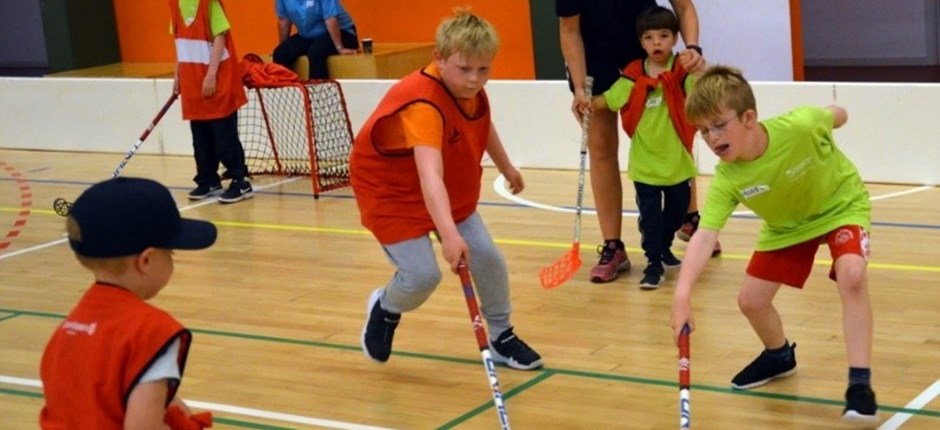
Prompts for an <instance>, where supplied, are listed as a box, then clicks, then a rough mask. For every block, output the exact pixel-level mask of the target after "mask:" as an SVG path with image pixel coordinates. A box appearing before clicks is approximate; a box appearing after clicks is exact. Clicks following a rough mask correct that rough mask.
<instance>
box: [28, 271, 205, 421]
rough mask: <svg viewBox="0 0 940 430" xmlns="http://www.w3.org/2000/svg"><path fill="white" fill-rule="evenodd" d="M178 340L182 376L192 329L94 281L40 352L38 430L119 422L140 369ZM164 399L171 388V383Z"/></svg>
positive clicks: (122, 291)
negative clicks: (41, 400)
mask: <svg viewBox="0 0 940 430" xmlns="http://www.w3.org/2000/svg"><path fill="white" fill-rule="evenodd" d="M176 338H179V339H180V351H179V356H178V357H177V362H178V364H179V368H180V374H181V375H182V372H183V368H184V366H185V364H186V356H187V354H188V352H189V345H190V343H191V341H192V335H191V334H190V332H189V331H188V330H186V329H185V328H183V326H182V325H180V323H179V322H177V321H176V320H175V319H173V317H171V316H170V315H169V314H167V313H166V312H164V311H162V310H160V309H157V308H156V307H153V306H151V305H149V304H147V303H146V302H144V301H143V300H141V299H140V298H138V297H137V296H135V295H134V294H133V293H131V292H130V291H127V290H125V289H123V288H121V287H117V286H113V285H105V284H98V283H96V284H94V285H92V286H91V288H90V289H89V290H88V291H87V292H86V293H85V295H84V296H83V297H82V299H81V300H80V301H79V302H78V304H77V305H76V306H75V308H74V309H72V311H71V312H70V313H69V315H68V317H66V318H65V321H63V322H62V324H60V325H59V327H57V328H56V330H55V332H54V333H53V334H52V337H51V338H50V339H49V343H48V344H47V345H46V349H45V351H44V352H43V355H42V364H41V365H40V374H41V377H42V383H43V393H44V394H45V401H46V404H45V406H44V407H43V408H42V412H41V414H40V416H39V423H40V426H41V427H42V428H43V429H46V430H50V429H96V430H107V429H123V428H124V414H125V411H126V410H127V400H128V397H129V396H130V394H131V391H132V390H133V389H134V387H136V386H137V383H138V381H139V380H140V378H141V376H143V373H144V372H145V370H146V369H148V368H149V367H150V365H151V364H152V363H153V361H154V360H155V359H156V358H157V357H158V356H160V355H161V354H163V352H164V351H165V350H166V348H167V347H169V346H170V344H171V342H172V341H173V340H175V339H176ZM168 388H169V390H168V391H167V398H166V403H167V404H169V402H170V400H172V399H173V396H174V395H175V394H176V391H177V389H178V384H170V386H169V387H168Z"/></svg>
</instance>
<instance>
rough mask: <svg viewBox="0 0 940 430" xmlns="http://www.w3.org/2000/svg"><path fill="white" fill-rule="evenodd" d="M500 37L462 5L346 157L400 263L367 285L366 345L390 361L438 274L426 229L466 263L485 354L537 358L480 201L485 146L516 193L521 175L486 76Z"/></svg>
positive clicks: (362, 204)
mask: <svg viewBox="0 0 940 430" xmlns="http://www.w3.org/2000/svg"><path fill="white" fill-rule="evenodd" d="M498 44H499V41H498V39H497V36H496V32H495V30H493V27H492V26H491V25H490V24H489V23H488V22H486V21H485V20H483V19H482V18H480V17H478V16H476V15H473V14H471V13H469V12H466V11H460V12H458V13H457V14H456V15H455V16H453V17H451V18H449V19H447V20H445V21H444V22H443V23H441V25H440V26H439V27H438V30H437V45H436V47H435V51H434V60H433V61H432V62H431V64H429V65H428V66H426V67H424V68H423V69H421V70H418V71H416V72H413V73H411V74H410V75H408V76H405V77H404V78H402V80H401V81H399V82H398V83H397V84H395V85H394V86H393V87H392V88H391V89H390V90H389V91H388V93H387V94H386V95H385V97H384V98H383V99H382V101H381V102H380V103H379V105H378V107H377V108H376V110H375V112H373V113H372V116H371V117H370V118H369V119H368V120H367V121H366V123H365V125H363V127H362V130H361V131H360V132H359V135H358V136H356V142H355V144H354V145H353V151H352V155H351V157H350V161H349V163H350V178H351V179H352V186H353V191H354V192H355V194H356V203H357V204H358V206H359V212H360V215H361V218H362V224H363V225H364V226H365V227H366V228H368V229H369V230H370V231H371V232H372V234H373V235H375V237H376V239H378V241H379V244H381V246H382V249H383V250H384V251H385V254H386V255H387V256H388V258H389V260H390V261H391V262H392V264H393V265H395V267H396V269H397V271H396V272H395V274H394V275H393V276H392V277H391V279H390V280H389V282H388V284H386V286H385V287H384V288H379V289H377V290H375V291H374V292H373V293H372V295H371V296H370V297H369V302H368V306H367V320H366V325H365V327H364V328H363V331H362V345H363V349H364V351H365V353H366V355H367V356H368V357H369V358H372V359H373V360H375V361H378V362H382V363H384V362H386V361H388V358H389V355H390V354H391V352H392V336H393V335H394V334H395V329H396V327H397V326H398V323H399V321H400V320H401V314H402V313H404V312H408V311H411V310H414V309H416V308H417V307H418V306H421V304H422V303H424V302H425V300H427V299H428V297H430V296H431V293H433V292H434V289H435V288H437V285H438V284H439V283H440V282H441V278H442V275H441V270H440V268H439V267H438V265H437V258H436V257H435V256H434V248H433V247H432V245H431V240H430V238H429V237H428V234H429V233H432V232H433V233H435V235H436V236H437V237H438V239H439V240H440V243H441V248H442V250H443V254H444V259H445V260H447V262H448V264H449V265H450V269H451V271H452V272H455V273H456V271H457V264H458V263H459V262H460V261H461V260H463V261H466V262H467V263H468V265H469V266H470V273H471V275H472V276H473V279H474V280H475V283H476V286H477V292H478V295H479V297H480V302H481V307H480V309H481V311H482V315H483V317H484V318H485V319H486V322H487V325H488V326H489V333H490V349H491V351H492V354H493V360H494V361H497V362H503V363H506V364H507V365H508V366H509V367H512V368H515V369H522V370H531V369H536V368H539V367H540V366H541V365H542V358H541V356H539V354H538V353H537V352H535V351H534V350H533V349H532V348H530V347H529V346H528V345H527V344H526V343H525V342H523V341H522V339H520V338H519V337H518V336H516V335H515V334H514V332H513V327H512V324H511V323H510V313H511V306H510V302H509V274H508V272H507V269H506V261H505V260H504V258H503V255H502V254H501V253H500V252H499V250H498V249H497V248H496V246H495V245H494V244H493V239H492V237H490V234H489V232H487V230H486V226H485V225H484V224H483V218H482V217H480V214H479V213H478V212H477V202H478V201H479V199H480V188H481V182H482V174H483V168H482V167H481V166H480V162H481V160H482V158H483V154H484V152H485V153H486V154H488V155H489V156H490V159H491V160H492V161H493V164H495V165H496V167H497V169H499V172H500V173H501V174H502V175H503V176H504V177H505V178H506V181H507V182H508V183H509V186H510V188H511V189H512V191H513V193H518V192H520V191H522V188H523V187H524V184H523V181H522V175H521V174H520V173H519V171H518V170H516V168H515V167H514V166H513V165H512V163H511V162H510V161H509V156H508V155H507V154H506V151H505V149H504V148H503V144H502V142H501V141H500V139H499V135H498V134H497V133H496V129H495V128H494V127H493V124H492V122H491V121H490V106H489V101H488V99H487V96H486V91H484V90H483V86H484V85H486V82H487V81H488V80H489V77H490V76H489V74H490V70H491V69H492V65H493V57H494V56H495V55H496V50H497V48H498Z"/></svg>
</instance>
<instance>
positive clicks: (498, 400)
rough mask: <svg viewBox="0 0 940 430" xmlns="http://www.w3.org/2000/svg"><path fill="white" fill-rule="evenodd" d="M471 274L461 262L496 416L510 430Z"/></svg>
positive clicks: (471, 314) (474, 329) (472, 318)
mask: <svg viewBox="0 0 940 430" xmlns="http://www.w3.org/2000/svg"><path fill="white" fill-rule="evenodd" d="M469 272H470V270H469V268H468V267H467V265H466V263H464V262H460V264H458V265H457V274H459V275H460V284H461V286H463V296H464V298H465V299H466V300H467V310H468V311H469V312H470V323H471V324H472V325H473V332H474V334H475V335H476V338H477V346H479V347H480V356H481V357H482V359H483V368H484V369H486V376H487V379H488V380H489V383H490V391H492V392H493V405H494V406H496V414H497V415H498V416H499V423H500V425H501V426H502V429H503V430H510V429H509V414H508V413H507V412H506V404H505V403H504V402H503V393H502V391H500V389H499V379H497V378H496V365H495V364H494V363H493V357H492V355H491V353H490V346H489V342H488V341H487V339H486V330H484V329H483V318H482V317H481V316H480V307H479V305H477V298H476V295H475V294H474V292H473V282H472V281H471V280H470V273H469Z"/></svg>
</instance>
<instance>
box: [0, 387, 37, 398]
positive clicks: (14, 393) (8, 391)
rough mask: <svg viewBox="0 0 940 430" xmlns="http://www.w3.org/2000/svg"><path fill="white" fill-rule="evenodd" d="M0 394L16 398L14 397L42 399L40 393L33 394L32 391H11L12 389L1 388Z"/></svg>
mask: <svg viewBox="0 0 940 430" xmlns="http://www.w3.org/2000/svg"><path fill="white" fill-rule="evenodd" d="M0 394H9V395H11V396H16V397H29V398H31V399H41V398H43V396H42V393H35V392H32V391H23V390H15V389H12V388H3V387H0Z"/></svg>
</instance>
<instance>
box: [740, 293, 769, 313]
mask: <svg viewBox="0 0 940 430" xmlns="http://www.w3.org/2000/svg"><path fill="white" fill-rule="evenodd" d="M769 304H770V303H769V302H767V301H765V300H762V299H760V298H759V297H756V296H754V295H750V294H747V293H746V291H741V293H739V294H738V309H740V310H741V313H742V314H744V315H745V316H747V317H752V316H755V315H760V314H761V313H762V312H764V311H765V310H766V309H767V308H768V306H769Z"/></svg>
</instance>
